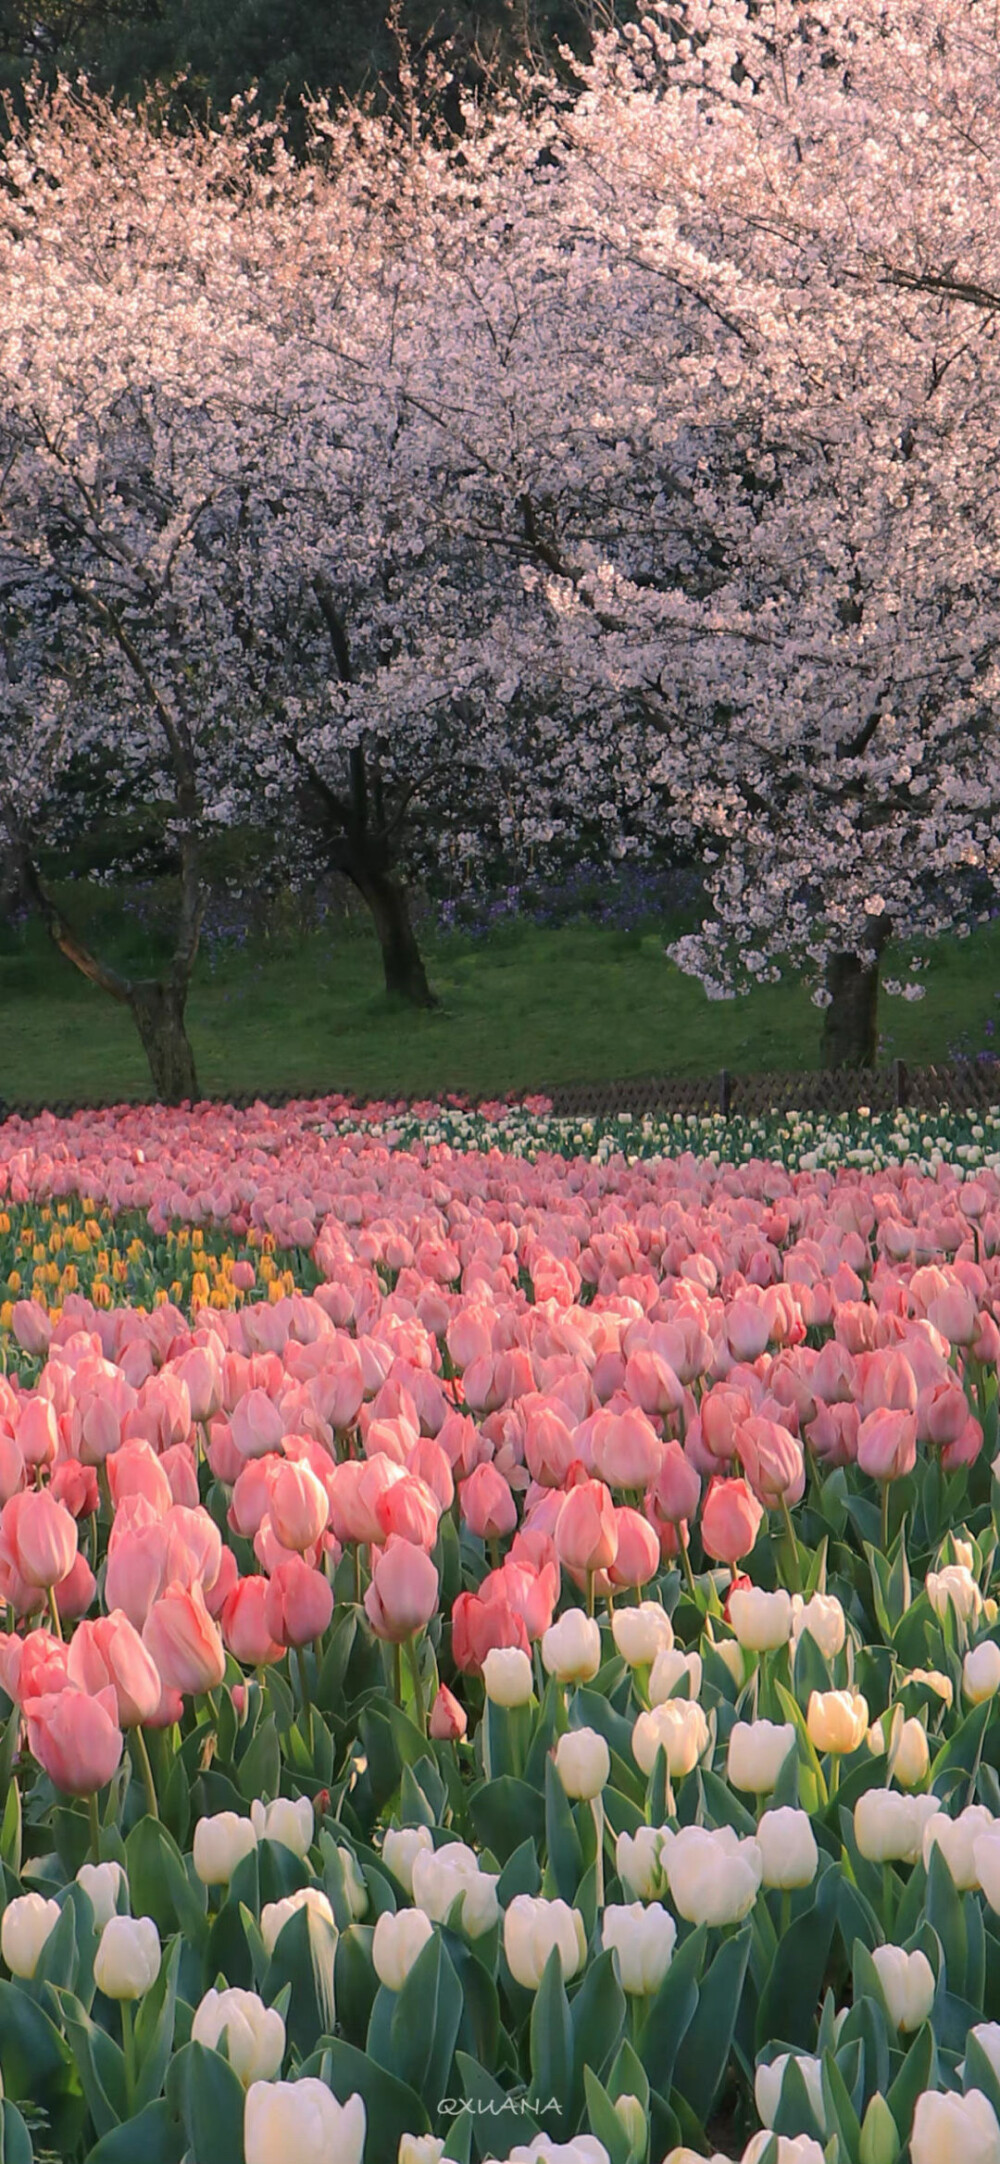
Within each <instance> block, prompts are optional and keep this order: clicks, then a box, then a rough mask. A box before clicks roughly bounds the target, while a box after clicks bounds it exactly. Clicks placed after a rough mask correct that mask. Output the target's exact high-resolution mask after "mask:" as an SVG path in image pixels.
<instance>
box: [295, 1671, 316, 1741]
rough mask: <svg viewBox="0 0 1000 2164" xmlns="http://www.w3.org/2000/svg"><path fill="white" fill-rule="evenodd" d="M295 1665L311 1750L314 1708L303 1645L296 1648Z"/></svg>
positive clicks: (307, 1739) (307, 1738)
mask: <svg viewBox="0 0 1000 2164" xmlns="http://www.w3.org/2000/svg"><path fill="white" fill-rule="evenodd" d="M295 1666H296V1668H297V1670H298V1677H299V1690H300V1692H301V1694H302V1711H303V1713H304V1714H305V1717H306V1745H307V1748H308V1749H309V1750H310V1751H311V1750H312V1742H313V1709H312V1699H311V1698H310V1696H309V1677H308V1674H307V1673H306V1657H305V1654H304V1652H303V1650H302V1647H301V1646H296V1648H295Z"/></svg>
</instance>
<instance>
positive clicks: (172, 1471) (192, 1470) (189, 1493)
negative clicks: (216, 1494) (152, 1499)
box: [159, 1443, 200, 1510]
mask: <svg viewBox="0 0 1000 2164" xmlns="http://www.w3.org/2000/svg"><path fill="white" fill-rule="evenodd" d="M159 1464H160V1466H161V1467H162V1469H163V1471H164V1472H165V1473H166V1476H167V1480H168V1482H169V1486H170V1494H171V1497H172V1499H173V1501H174V1502H175V1503H177V1504H178V1505H179V1506H180V1508H181V1509H183V1510H197V1508H198V1504H199V1502H200V1495H199V1490H198V1468H197V1465H196V1464H195V1457H194V1451H193V1450H192V1448H191V1445H190V1443H171V1444H170V1445H169V1447H168V1449H166V1450H163V1451H161V1452H160V1457H159Z"/></svg>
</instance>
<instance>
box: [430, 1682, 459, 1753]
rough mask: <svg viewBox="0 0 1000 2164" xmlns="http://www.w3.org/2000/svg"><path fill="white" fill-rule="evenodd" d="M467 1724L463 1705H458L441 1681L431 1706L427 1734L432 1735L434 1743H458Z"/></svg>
mask: <svg viewBox="0 0 1000 2164" xmlns="http://www.w3.org/2000/svg"><path fill="white" fill-rule="evenodd" d="M468 1725H469V1716H468V1714H467V1713H466V1711H465V1708H464V1706H460V1705H459V1702H458V1699H457V1698H456V1697H455V1696H454V1694H453V1693H452V1692H451V1691H450V1690H449V1689H448V1686H447V1684H445V1683H442V1684H441V1686H440V1688H439V1690H438V1694H437V1697H436V1698H435V1700H434V1704H433V1705H432V1707H431V1711H430V1719H429V1721H428V1723H427V1730H428V1734H429V1735H431V1736H433V1738H434V1741H435V1743H460V1742H461V1740H462V1737H463V1736H464V1734H465V1731H466V1729H467V1728H468Z"/></svg>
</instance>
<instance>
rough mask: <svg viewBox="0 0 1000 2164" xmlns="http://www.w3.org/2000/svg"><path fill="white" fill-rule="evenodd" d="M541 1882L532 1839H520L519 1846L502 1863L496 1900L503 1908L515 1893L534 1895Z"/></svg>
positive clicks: (536, 1851) (536, 1852) (536, 1854)
mask: <svg viewBox="0 0 1000 2164" xmlns="http://www.w3.org/2000/svg"><path fill="white" fill-rule="evenodd" d="M541 1883H542V1874H541V1871H540V1870H539V1867H538V1850H537V1849H536V1847H535V1844H534V1842H533V1841H522V1843H521V1846H520V1848H516V1849H515V1850H514V1854H513V1856H511V1857H509V1858H508V1860H507V1862H506V1863H505V1864H504V1867H503V1870H502V1871H501V1873H500V1877H499V1879H498V1880H497V1900H498V1901H499V1903H500V1906H501V1908H502V1909H505V1908H506V1907H507V1906H508V1903H509V1902H511V1901H513V1899H514V1897H515V1895H516V1894H532V1895H536V1894H537V1893H538V1889H539V1887H540V1886H541Z"/></svg>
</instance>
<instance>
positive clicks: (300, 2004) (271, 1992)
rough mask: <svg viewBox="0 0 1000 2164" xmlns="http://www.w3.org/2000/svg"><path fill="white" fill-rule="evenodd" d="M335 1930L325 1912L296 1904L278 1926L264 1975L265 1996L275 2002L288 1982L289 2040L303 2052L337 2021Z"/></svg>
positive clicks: (268, 2000) (287, 2027) (286, 2025)
mask: <svg viewBox="0 0 1000 2164" xmlns="http://www.w3.org/2000/svg"><path fill="white" fill-rule="evenodd" d="M336 1954H337V1933H336V1930H335V1928H334V1926H333V1925H332V1924H331V1923H330V1922H329V1920H328V1918H327V1917H325V1916H317V1915H314V1914H311V1913H310V1911H309V1910H308V1909H306V1908H301V1909H297V1910H296V1911H295V1914H294V1915H293V1916H290V1917H289V1919H288V1922H287V1923H286V1924H285V1925H284V1926H283V1928H282V1930H281V1931H279V1933H278V1937H277V1939H276V1941H275V1944H274V1949H273V1952H272V1954H271V1959H270V1961H269V1963H268V1966H267V1970H266V1973H265V1976H264V1982H263V1987H262V1991H261V1996H262V1998H264V1999H265V2000H266V2001H267V2004H268V2005H271V2003H272V2002H273V2000H274V1999H276V1998H277V1996H278V1993H279V1991H281V1990H282V1989H283V1987H284V1986H285V1985H286V1984H288V1985H290V1987H291V1998H290V2001H289V2007H288V2013H287V2015H286V2017H285V2028H286V2029H287V2031H288V2041H289V2043H290V2044H294V2046H295V2048H296V2050H297V2051H300V2052H301V2053H302V2054H303V2055H304V2054H305V2053H306V2052H307V2051H309V2050H311V2048H312V2046H313V2044H314V2043H315V2041H316V2038H317V2036H324V2035H326V2034H328V2033H329V2032H330V2031H331V2030H332V2028H333V2021H334V1975H335V1963H336Z"/></svg>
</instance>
